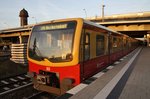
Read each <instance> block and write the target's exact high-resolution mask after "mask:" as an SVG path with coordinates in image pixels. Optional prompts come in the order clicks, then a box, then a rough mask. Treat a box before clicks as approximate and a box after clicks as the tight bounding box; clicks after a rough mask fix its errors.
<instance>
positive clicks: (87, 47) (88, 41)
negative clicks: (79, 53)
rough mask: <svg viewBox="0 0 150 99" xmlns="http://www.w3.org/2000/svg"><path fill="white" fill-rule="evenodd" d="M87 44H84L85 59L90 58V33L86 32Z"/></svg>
mask: <svg viewBox="0 0 150 99" xmlns="http://www.w3.org/2000/svg"><path fill="white" fill-rule="evenodd" d="M84 41H85V44H84V60H85V61H86V60H88V59H90V34H89V33H86V34H85V39H84Z"/></svg>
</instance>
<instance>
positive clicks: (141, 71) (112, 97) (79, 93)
mask: <svg viewBox="0 0 150 99" xmlns="http://www.w3.org/2000/svg"><path fill="white" fill-rule="evenodd" d="M68 98H69V99H150V47H144V48H142V47H141V48H138V49H136V50H134V51H133V52H132V53H130V54H129V55H127V56H125V57H123V58H122V59H120V60H119V61H118V62H115V63H114V64H113V65H111V66H109V67H107V68H106V69H105V70H103V71H101V72H100V73H98V74H96V75H94V76H93V77H91V78H89V79H88V80H86V81H85V82H83V83H81V84H79V85H78V86H76V87H74V88H73V89H71V90H69V91H68V92H67V93H66V94H64V95H62V96H60V97H59V98H58V99H68Z"/></svg>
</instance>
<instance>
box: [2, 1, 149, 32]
mask: <svg viewBox="0 0 150 99" xmlns="http://www.w3.org/2000/svg"><path fill="white" fill-rule="evenodd" d="M102 4H104V5H105V8H104V13H105V16H107V15H114V14H126V13H137V12H146V11H150V6H149V4H150V0H0V29H7V28H15V27H19V26H20V18H19V12H20V11H21V10H22V9H23V8H25V9H26V10H27V11H28V14H29V18H28V20H29V21H28V23H29V24H35V23H39V22H43V21H49V20H55V19H63V18H74V17H81V18H86V17H94V16H101V9H102ZM84 9H85V10H84Z"/></svg>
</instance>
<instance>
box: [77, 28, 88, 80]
mask: <svg viewBox="0 0 150 99" xmlns="http://www.w3.org/2000/svg"><path fill="white" fill-rule="evenodd" d="M79 53H80V65H81V66H80V74H81V81H83V80H84V79H85V78H86V77H85V76H86V75H85V73H86V70H85V68H86V64H85V62H86V61H88V60H89V59H90V33H88V32H85V29H83V31H82V35H81V41H80V52H79Z"/></svg>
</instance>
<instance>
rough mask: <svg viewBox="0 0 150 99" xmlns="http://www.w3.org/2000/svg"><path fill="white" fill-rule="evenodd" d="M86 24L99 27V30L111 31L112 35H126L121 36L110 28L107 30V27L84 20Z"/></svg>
mask: <svg viewBox="0 0 150 99" xmlns="http://www.w3.org/2000/svg"><path fill="white" fill-rule="evenodd" d="M84 22H85V23H87V24H90V25H93V26H95V27H98V28H101V29H104V30H107V31H109V32H111V33H116V34H118V35H124V34H121V33H120V32H117V31H114V30H112V29H109V28H107V27H105V26H102V25H99V24H96V23H94V22H91V21H88V20H84Z"/></svg>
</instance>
